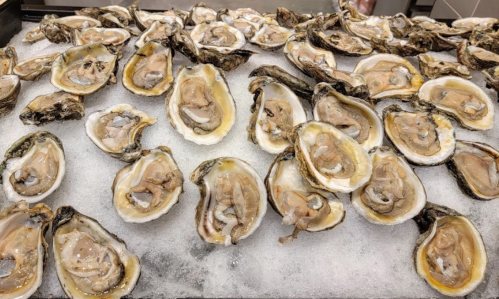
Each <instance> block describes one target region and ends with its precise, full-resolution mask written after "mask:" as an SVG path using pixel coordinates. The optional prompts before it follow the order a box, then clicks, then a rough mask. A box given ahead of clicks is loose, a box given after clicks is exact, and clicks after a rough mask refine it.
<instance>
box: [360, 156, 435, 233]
mask: <svg viewBox="0 0 499 299" xmlns="http://www.w3.org/2000/svg"><path fill="white" fill-rule="evenodd" d="M370 156H371V159H372V161H373V173H372V176H371V179H370V180H369V182H367V184H365V185H364V186H363V187H361V188H358V189H357V190H355V191H353V193H352V197H351V201H352V205H353V207H354V208H355V210H356V211H357V213H359V214H360V215H362V216H363V217H364V218H366V219H367V220H369V222H372V223H375V224H383V225H394V224H399V223H403V222H405V221H407V220H409V219H411V218H413V217H414V216H416V215H418V214H419V212H420V211H421V210H422V209H423V208H424V206H425V204H426V191H425V189H424V186H423V183H422V182H421V180H420V179H419V177H418V176H417V175H416V173H414V170H413V169H412V167H411V166H410V165H409V163H407V161H406V160H405V159H404V157H402V156H400V155H397V154H396V153H395V152H394V151H393V150H392V149H391V148H389V147H377V148H373V149H372V150H371V151H370Z"/></svg>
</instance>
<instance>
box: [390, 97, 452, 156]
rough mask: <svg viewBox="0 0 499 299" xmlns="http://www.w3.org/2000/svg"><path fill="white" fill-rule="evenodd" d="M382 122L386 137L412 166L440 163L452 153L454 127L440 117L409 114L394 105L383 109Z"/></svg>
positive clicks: (440, 115)
mask: <svg viewBox="0 0 499 299" xmlns="http://www.w3.org/2000/svg"><path fill="white" fill-rule="evenodd" d="M383 120H384V125H385V133H386V137H387V138H388V139H389V140H390V141H391V142H392V143H393V145H394V146H395V147H396V148H397V149H398V150H399V151H400V152H401V153H402V154H403V155H404V156H405V157H406V159H407V160H409V161H410V162H412V163H414V164H418V165H438V164H442V163H444V162H446V161H447V160H448V159H450V157H451V156H452V154H453V153H454V149H455V147H456V140H455V137H454V128H453V127H452V124H451V122H450V121H449V119H448V118H447V117H445V116H444V115H442V114H438V113H431V112H421V111H415V112H408V111H404V110H402V109H401V108H400V106H399V105H395V104H393V105H390V106H388V107H386V108H385V109H384V110H383Z"/></svg>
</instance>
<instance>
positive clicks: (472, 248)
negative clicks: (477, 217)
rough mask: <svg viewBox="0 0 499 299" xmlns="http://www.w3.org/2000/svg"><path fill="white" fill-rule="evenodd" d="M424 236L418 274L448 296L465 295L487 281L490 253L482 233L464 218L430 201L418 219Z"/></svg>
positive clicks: (417, 258) (416, 260) (420, 240)
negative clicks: (486, 248)
mask: <svg viewBox="0 0 499 299" xmlns="http://www.w3.org/2000/svg"><path fill="white" fill-rule="evenodd" d="M414 220H415V221H416V224H417V225H418V228H419V232H420V236H419V238H418V240H417V244H416V247H415V248H414V253H413V256H414V265H415V268H416V272H417V273H418V274H419V276H421V277H422V278H423V279H424V280H426V282H427V283H428V284H429V285H430V286H431V287H432V288H434V289H435V290H437V291H438V292H440V293H441V294H443V295H446V296H465V295H467V294H469V293H471V292H472V291H473V290H474V289H475V288H476V287H477V286H478V285H479V284H480V283H481V282H482V281H483V279H484V278H485V272H486V268H487V262H488V258H487V252H486V250H485V245H484V243H483V240H482V236H481V235H480V232H478V230H477V229H476V227H475V225H473V223H472V222H471V221H470V220H469V219H468V218H467V217H466V216H464V215H462V214H460V213H458V212H456V211H454V210H452V209H449V208H447V207H444V206H439V205H436V204H432V203H430V202H428V203H427V204H426V207H425V208H424V209H423V210H422V211H421V213H420V214H419V215H418V216H416V217H415V218H414Z"/></svg>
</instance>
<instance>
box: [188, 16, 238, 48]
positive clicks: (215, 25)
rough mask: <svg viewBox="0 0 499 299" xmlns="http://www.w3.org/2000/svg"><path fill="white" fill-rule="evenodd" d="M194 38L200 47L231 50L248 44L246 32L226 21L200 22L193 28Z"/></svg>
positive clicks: (192, 35)
mask: <svg viewBox="0 0 499 299" xmlns="http://www.w3.org/2000/svg"><path fill="white" fill-rule="evenodd" d="M191 37H192V40H193V41H194V42H195V43H196V45H197V46H198V48H206V49H214V50H218V51H231V50H236V49H240V48H242V47H243V46H244V45H245V44H246V38H245V37H244V34H243V33H242V32H241V31H239V30H237V29H236V28H234V27H231V26H229V25H227V24H226V23H224V22H211V23H209V24H205V23H202V24H198V25H196V27H194V28H193V29H192V30H191Z"/></svg>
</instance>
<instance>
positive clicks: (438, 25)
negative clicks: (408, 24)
mask: <svg viewBox="0 0 499 299" xmlns="http://www.w3.org/2000/svg"><path fill="white" fill-rule="evenodd" d="M411 21H412V22H413V23H414V24H416V25H417V26H419V27H421V28H423V29H425V30H426V31H432V32H435V33H438V34H440V35H442V36H464V35H467V34H468V33H469V30H468V29H467V28H455V27H449V26H447V24H445V23H443V22H437V21H435V20H434V19H432V18H429V17H426V16H416V17H413V18H411Z"/></svg>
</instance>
